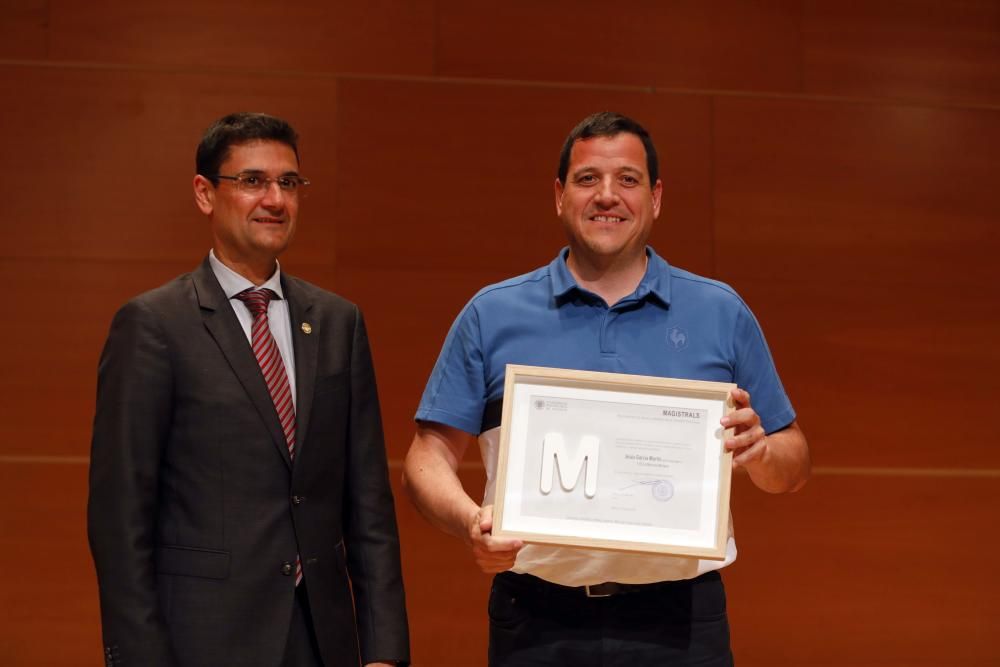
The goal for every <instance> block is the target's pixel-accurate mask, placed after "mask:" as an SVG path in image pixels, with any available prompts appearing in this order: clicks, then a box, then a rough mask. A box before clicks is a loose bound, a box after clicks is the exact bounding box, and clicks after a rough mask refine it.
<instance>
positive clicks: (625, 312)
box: [416, 247, 795, 435]
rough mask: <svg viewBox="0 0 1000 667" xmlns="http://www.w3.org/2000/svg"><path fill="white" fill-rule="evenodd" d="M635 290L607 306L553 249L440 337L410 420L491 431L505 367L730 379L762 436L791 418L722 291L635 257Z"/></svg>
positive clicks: (756, 338)
mask: <svg viewBox="0 0 1000 667" xmlns="http://www.w3.org/2000/svg"><path fill="white" fill-rule="evenodd" d="M646 252H647V255H648V256H649V262H648V265H647V268H646V273H645V275H644V276H643V278H642V280H641V281H640V283H639V286H638V287H637V288H636V290H635V292H633V293H632V294H631V295H629V296H627V297H625V298H624V299H622V300H621V301H619V302H618V303H616V304H614V305H613V306H610V307H609V306H608V305H607V304H606V303H605V302H604V299H602V298H601V297H600V296H598V295H596V294H594V293H593V292H590V291H588V290H585V289H583V288H581V287H580V286H579V285H577V283H576V280H575V279H574V278H573V275H572V274H571V273H570V271H569V267H567V265H566V258H567V256H568V255H569V249H568V248H564V249H563V250H562V251H561V252H560V253H559V255H558V256H557V257H556V258H555V259H554V260H553V261H552V262H551V263H550V264H549V265H548V266H544V267H542V268H540V269H537V270H535V271H532V272H531V273H526V274H524V275H522V276H518V277H516V278H511V279H509V280H505V281H503V282H500V283H497V284H495V285H490V286H489V287H485V288H483V289H482V290H480V291H479V293H478V294H476V295H475V296H474V297H473V298H472V300H471V301H469V303H468V304H466V306H465V308H463V309H462V312H461V313H459V315H458V318H457V319H456V320H455V322H454V324H453V325H452V327H451V330H450V331H449V332H448V337H447V338H446V339H445V343H444V347H443V348H442V350H441V354H440V356H439V357H438V360H437V363H436V365H435V366H434V370H433V372H432V373H431V377H430V380H428V382H427V387H426V389H425V390H424V394H423V398H422V399H421V401H420V406H419V408H418V409H417V414H416V419H418V420H425V421H433V422H439V423H442V424H447V425H449V426H453V427H455V428H458V429H461V430H463V431H466V432H468V433H471V434H473V435H479V434H480V433H483V432H484V431H488V430H489V429H491V428H494V427H496V426H498V425H499V423H500V412H501V410H500V406H501V405H502V401H503V389H504V370H505V368H506V365H507V364H526V365H531V366H551V367H555V368H571V369H579V370H593V371H608V372H614V373H632V374H636V375H654V376H660V377H672V378H682V379H690V380H715V381H719V382H735V383H736V384H737V385H739V386H740V387H742V388H744V389H746V390H747V391H749V392H750V397H751V402H752V404H753V407H754V409H755V410H756V411H757V413H758V414H759V415H760V418H761V423H762V425H763V427H764V430H765V431H767V432H768V433H772V432H774V431H777V430H779V429H781V428H784V427H785V426H788V425H789V424H790V423H791V422H792V421H793V420H794V419H795V411H794V410H793V409H792V405H791V402H790V401H789V400H788V397H787V396H786V395H785V391H784V388H783V387H782V386H781V380H780V379H779V378H778V373H777V370H776V369H775V367H774V361H773V359H772V358H771V353H770V350H768V347H767V343H766V341H765V340H764V334H763V333H762V332H761V330H760V326H759V325H758V323H757V320H756V318H754V316H753V313H751V312H750V309H749V308H748V307H747V305H746V304H745V303H744V302H743V300H742V299H741V298H740V297H739V295H738V294H736V292H735V291H733V289H732V288H730V287H729V286H728V285H726V284H724V283H721V282H718V281H715V280H709V279H708V278H703V277H701V276H697V275H695V274H693V273H689V272H688V271H684V270H682V269H677V268H674V267H672V266H670V265H669V264H667V262H666V261H665V260H663V259H662V258H661V257H659V256H658V255H657V254H656V253H655V252H654V251H653V249H652V248H648V247H647V249H646Z"/></svg>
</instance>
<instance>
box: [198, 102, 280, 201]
mask: <svg viewBox="0 0 1000 667" xmlns="http://www.w3.org/2000/svg"><path fill="white" fill-rule="evenodd" d="M251 141H278V142H281V143H283V144H287V145H288V146H289V147H290V148H291V149H292V150H293V151H294V152H295V159H296V160H298V159H299V147H298V141H299V135H298V133H296V132H295V130H294V129H293V128H292V126H291V125H289V124H288V122H287V121H284V120H282V119H280V118H276V117H275V116H269V115H268V114H266V113H250V112H246V111H243V112H240V113H231V114H229V115H228V116H223V117H222V118H220V119H219V120H217V121H215V122H214V123H212V124H211V125H210V126H209V127H208V129H207V130H205V134H204V135H202V137H201V142H200V143H199V144H198V151H197V152H196V153H195V159H194V162H195V170H196V171H195V173H198V174H201V175H202V176H204V177H205V178H207V179H208V180H210V181H212V184H213V185H218V184H219V179H218V178H217V176H218V175H219V169H220V168H221V167H222V163H223V162H225V161H226V158H228V157H229V149H230V148H232V147H233V146H239V145H240V144H245V143H248V142H251Z"/></svg>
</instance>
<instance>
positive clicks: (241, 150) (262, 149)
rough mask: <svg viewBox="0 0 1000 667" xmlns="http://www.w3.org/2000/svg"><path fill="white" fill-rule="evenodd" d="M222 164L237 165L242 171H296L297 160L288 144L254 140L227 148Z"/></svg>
mask: <svg viewBox="0 0 1000 667" xmlns="http://www.w3.org/2000/svg"><path fill="white" fill-rule="evenodd" d="M223 164H225V165H230V166H237V165H239V166H240V167H242V169H243V170H244V171H269V170H274V169H283V170H285V171H295V170H296V169H298V164H299V161H298V158H297V157H296V155H295V151H294V150H293V149H292V147H291V146H289V145H288V144H286V143H284V142H281V141H272V140H264V139H255V140H252V141H246V142H242V143H239V144H233V145H232V146H230V147H229V150H228V153H227V155H226V159H225V160H224V161H223Z"/></svg>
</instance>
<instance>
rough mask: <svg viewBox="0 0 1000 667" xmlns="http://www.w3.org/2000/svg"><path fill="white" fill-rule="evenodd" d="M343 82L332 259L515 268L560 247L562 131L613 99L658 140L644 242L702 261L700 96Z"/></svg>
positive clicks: (704, 127) (705, 198)
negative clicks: (659, 181) (660, 193)
mask: <svg viewBox="0 0 1000 667" xmlns="http://www.w3.org/2000/svg"><path fill="white" fill-rule="evenodd" d="M341 90H342V95H341V106H340V114H339V127H338V136H339V137H340V143H339V145H338V151H339V152H338V155H337V161H338V163H339V164H342V165H344V169H343V170H342V171H341V173H340V175H339V178H338V181H337V186H338V195H337V212H336V218H337V220H338V232H339V233H338V248H339V249H338V263H339V264H340V265H341V266H347V267H366V268H370V267H374V266H383V267H393V268H397V269H425V270H427V269H429V270H432V271H436V270H441V269H449V270H453V269H457V268H463V269H480V268H497V269H502V270H503V271H504V272H505V273H506V275H508V276H513V275H517V274H519V273H523V272H525V271H529V270H531V269H534V268H535V267H537V266H539V265H541V264H544V263H547V262H548V261H550V260H551V258H552V257H554V256H555V254H556V252H557V250H558V249H559V248H560V247H561V246H563V245H565V237H564V235H563V232H562V227H561V225H560V223H559V221H558V218H557V217H556V215H555V201H554V194H553V183H554V181H555V176H556V168H557V165H558V156H559V149H560V148H561V146H562V142H563V140H564V138H565V136H566V135H567V134H568V133H569V131H570V130H571V129H572V128H573V126H574V125H575V124H576V123H577V122H578V121H580V120H582V119H583V118H584V117H585V116H586V115H588V114H590V113H593V112H594V111H598V110H602V109H606V108H614V109H616V110H620V111H622V112H624V113H630V114H634V115H635V116H636V117H638V118H640V119H642V121H644V122H645V123H646V124H647V125H648V127H649V130H650V132H651V133H652V134H653V135H654V137H656V138H657V140H658V141H659V142H660V145H662V146H663V147H664V149H663V153H664V155H663V157H662V159H661V162H662V164H663V167H662V171H664V176H663V178H664V181H665V194H664V199H665V202H666V204H665V208H664V213H663V214H662V216H661V220H660V224H659V225H658V226H657V228H656V231H655V233H654V240H653V242H654V244H656V245H657V246H658V247H659V248H660V250H661V251H663V252H664V254H666V256H667V257H669V258H671V260H672V261H678V262H680V263H684V264H687V265H689V266H690V265H693V267H692V268H693V269H694V270H707V269H709V268H710V263H711V228H710V217H709V216H710V199H709V197H710V194H709V193H710V190H709V188H710V185H711V180H710V179H711V166H710V164H709V155H710V147H711V135H710V130H709V124H708V123H709V118H710V106H709V103H708V100H707V99H706V98H703V97H697V96H671V95H651V94H647V93H630V92H622V91H619V90H612V89H608V90H601V89H545V88H539V87H533V86H493V85H478V84H461V83H422V82H421V83H416V82H396V81H371V80H351V81H345V82H343V84H342V87H341ZM539 109H545V110H546V112H545V113H539V112H538V110H539ZM668 249H669V252H668ZM675 257H676V258H678V259H676V260H675V259H674V258H675Z"/></svg>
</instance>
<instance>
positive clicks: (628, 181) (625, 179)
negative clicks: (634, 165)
mask: <svg viewBox="0 0 1000 667" xmlns="http://www.w3.org/2000/svg"><path fill="white" fill-rule="evenodd" d="M638 182H639V179H638V178H636V177H635V176H622V183H624V184H625V185H636V184H637V183H638Z"/></svg>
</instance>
